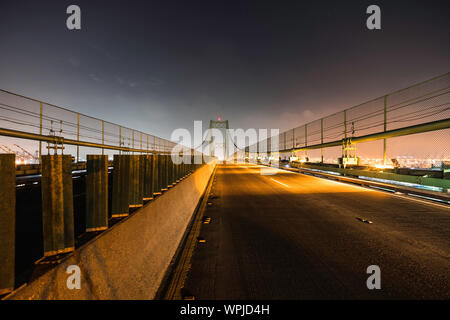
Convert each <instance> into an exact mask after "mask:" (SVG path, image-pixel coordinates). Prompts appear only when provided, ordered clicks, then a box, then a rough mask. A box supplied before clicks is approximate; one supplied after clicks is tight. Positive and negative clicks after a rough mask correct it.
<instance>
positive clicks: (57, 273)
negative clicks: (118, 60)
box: [7, 163, 215, 300]
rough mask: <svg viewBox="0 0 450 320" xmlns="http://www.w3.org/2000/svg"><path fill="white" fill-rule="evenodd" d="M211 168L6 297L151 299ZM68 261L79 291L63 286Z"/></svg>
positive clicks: (140, 210) (179, 240) (209, 165)
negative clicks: (76, 273) (77, 278)
mask: <svg viewBox="0 0 450 320" xmlns="http://www.w3.org/2000/svg"><path fill="white" fill-rule="evenodd" d="M214 166H215V163H210V164H206V165H203V166H202V167H201V168H199V169H198V170H197V171H196V172H195V173H193V174H192V175H190V176H189V177H187V178H186V179H184V180H183V181H181V182H180V183H179V184H177V185H176V186H175V187H173V188H171V189H169V190H168V191H167V192H165V193H164V194H163V195H162V196H161V197H158V198H156V199H155V200H154V201H151V202H149V203H147V204H146V205H145V206H144V207H143V208H141V209H139V210H138V211H137V212H136V213H135V214H133V215H131V216H130V217H128V218H127V219H125V220H123V221H122V222H120V223H118V224H116V225H114V226H113V227H112V228H110V229H108V230H106V231H104V232H103V233H102V234H100V235H99V236H98V237H97V238H94V239H93V240H91V241H90V242H88V243H87V244H85V245H83V246H82V247H80V248H78V249H77V250H75V251H74V252H73V253H71V254H70V256H68V257H67V258H66V259H65V260H64V261H62V262H61V264H59V265H58V266H57V267H55V268H53V269H51V270H50V271H48V272H47V273H45V274H43V275H42V276H40V277H39V278H37V279H36V280H35V281H33V282H31V283H29V284H27V285H26V286H24V287H21V288H19V289H17V290H16V291H14V292H13V293H12V294H11V295H9V296H8V297H7V299H44V300H45V299H64V300H66V299H69V300H70V299H153V298H154V297H155V294H156V292H157V290H158V288H159V287H160V285H161V282H162V280H163V277H164V274H165V272H166V270H167V268H168V266H169V264H170V262H171V260H172V258H173V257H174V254H175V252H176V250H177V248H178V246H179V244H180V242H181V240H182V237H183V234H184V232H185V230H186V228H187V226H188V224H189V222H190V220H191V218H192V215H193V213H194V211H195V208H196V206H197V204H198V202H199V200H200V198H201V196H202V194H203V193H204V191H205V189H206V186H207V185H208V181H209V179H210V177H211V174H212V172H213V170H214ZM71 265H76V266H78V267H79V268H80V271H81V273H80V274H81V283H80V284H81V288H80V289H69V288H68V286H67V280H68V278H69V277H70V276H71V274H68V273H66V270H67V268H68V267H69V266H71Z"/></svg>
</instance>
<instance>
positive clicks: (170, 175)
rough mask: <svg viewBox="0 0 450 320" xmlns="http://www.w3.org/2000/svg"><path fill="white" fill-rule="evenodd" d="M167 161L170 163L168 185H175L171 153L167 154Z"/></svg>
mask: <svg viewBox="0 0 450 320" xmlns="http://www.w3.org/2000/svg"><path fill="white" fill-rule="evenodd" d="M167 163H168V165H169V170H168V171H167V172H168V179H167V186H168V187H173V185H174V163H173V161H172V157H171V156H170V155H168V156H167Z"/></svg>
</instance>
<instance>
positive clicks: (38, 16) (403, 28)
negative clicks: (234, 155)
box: [0, 0, 450, 138]
mask: <svg viewBox="0 0 450 320" xmlns="http://www.w3.org/2000/svg"><path fill="white" fill-rule="evenodd" d="M70 4H77V5H79V6H80V7H81V11H82V29H81V30H80V31H69V30H68V29H67V28H66V18H67V16H68V15H67V14H66V8H67V6H68V5H70ZM370 4H377V5H379V6H380V7H381V14H382V30H378V31H370V30H368V29H367V28H366V19H367V17H368V15H367V14H366V8H367V6H368V5H370ZM449 26H450V2H449V1H392V0H391V1H348V0H346V1H314V2H313V1H308V2H306V1H230V0H229V1H223V2H222V1H211V0H209V1H194V0H192V1H177V2H172V1H167V0H164V1H132V0H128V1H98V0H97V1H93V0H89V1H62V0H58V1H19V0H14V1H6V0H2V1H1V2H0V88H1V89H4V90H9V91H13V92H17V93H20V94H23V95H26V96H30V97H33V98H36V99H41V100H44V101H48V102H50V103H53V104H56V105H60V106H63V107H67V108H69V109H71V110H74V111H78V112H81V113H85V114H87V115H91V116H95V117H99V118H101V119H104V120H108V121H111V122H114V123H118V124H121V125H124V126H128V127H131V128H134V129H137V130H142V131H144V132H148V133H152V134H156V135H160V136H162V137H165V138H169V137H170V134H171V132H172V130H174V129H176V128H189V129H190V128H192V126H193V121H194V120H203V121H206V122H207V123H205V125H208V124H209V120H210V119H215V118H217V117H218V116H220V117H221V118H222V119H228V120H229V121H230V126H231V127H234V128H280V129H281V130H283V129H288V128H291V127H293V126H297V125H300V124H303V123H305V122H308V121H311V120H315V119H317V118H319V117H321V116H325V115H327V114H330V113H332V112H336V111H339V110H342V109H344V108H346V107H350V106H353V105H356V104H359V103H361V102H364V101H366V100H369V99H372V98H375V97H378V96H381V95H383V94H385V93H388V92H390V91H394V90H396V89H401V88H403V87H406V86H409V85H411V84H414V83H417V82H420V81H423V80H426V79H428V78H431V77H434V76H437V75H439V74H443V73H445V72H448V71H449V70H450V59H449V57H450V41H449V39H450V28H449Z"/></svg>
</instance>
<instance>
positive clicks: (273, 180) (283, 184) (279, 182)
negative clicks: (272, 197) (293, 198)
mask: <svg viewBox="0 0 450 320" xmlns="http://www.w3.org/2000/svg"><path fill="white" fill-rule="evenodd" d="M270 180H273V181H275V182H277V183H279V184H281V185H283V186H285V187H286V188H290V187H289V186H288V185H287V184H284V183H283V182H280V181H278V180H275V179H274V178H270Z"/></svg>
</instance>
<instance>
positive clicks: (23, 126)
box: [0, 90, 193, 162]
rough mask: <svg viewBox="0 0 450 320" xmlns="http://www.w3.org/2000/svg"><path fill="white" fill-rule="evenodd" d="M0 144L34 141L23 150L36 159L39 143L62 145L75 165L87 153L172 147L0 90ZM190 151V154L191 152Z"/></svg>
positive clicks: (166, 142)
mask: <svg viewBox="0 0 450 320" xmlns="http://www.w3.org/2000/svg"><path fill="white" fill-rule="evenodd" d="M0 135H1V136H4V137H3V139H2V140H1V141H2V143H0V145H1V144H8V143H9V144H10V145H13V144H12V143H11V142H10V141H8V140H7V139H8V138H6V137H12V138H21V139H27V140H34V141H38V142H36V143H34V144H33V143H30V142H28V143H27V144H26V146H25V149H28V150H29V151H31V152H32V153H33V152H34V153H35V158H36V159H38V158H39V157H40V155H41V154H44V153H45V152H46V148H45V146H44V145H43V143H42V142H44V143H47V144H49V145H53V146H54V145H63V146H64V150H63V153H65V154H72V155H74V156H75V155H76V160H77V162H78V161H80V160H84V159H85V155H86V154H88V153H97V152H99V150H101V153H102V154H108V155H112V154H113V152H117V151H119V152H122V151H123V152H138V153H169V152H170V150H172V148H173V147H174V146H175V145H176V143H174V142H172V141H169V140H167V139H163V138H160V137H157V136H154V135H151V134H147V133H144V132H141V131H138V130H134V129H130V128H127V127H124V126H121V125H117V124H114V123H111V122H108V121H104V120H101V119H97V118H94V117H90V116H87V115H84V114H81V113H78V112H73V111H71V110H68V109H65V108H62V107H59V106H56V105H53V104H50V103H46V102H43V101H39V100H36V99H32V98H29V97H25V96H22V95H18V94H15V93H12V92H8V91H5V90H0ZM192 151H193V150H192Z"/></svg>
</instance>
